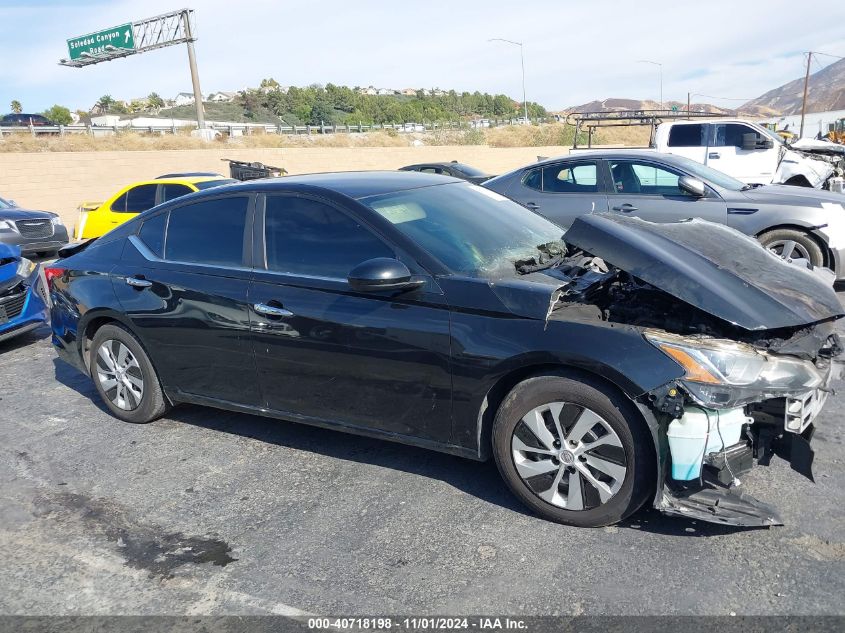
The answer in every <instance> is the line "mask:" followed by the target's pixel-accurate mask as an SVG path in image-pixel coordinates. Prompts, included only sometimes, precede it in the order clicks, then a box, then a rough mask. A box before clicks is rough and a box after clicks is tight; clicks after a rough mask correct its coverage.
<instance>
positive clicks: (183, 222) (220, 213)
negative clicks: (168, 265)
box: [164, 196, 249, 267]
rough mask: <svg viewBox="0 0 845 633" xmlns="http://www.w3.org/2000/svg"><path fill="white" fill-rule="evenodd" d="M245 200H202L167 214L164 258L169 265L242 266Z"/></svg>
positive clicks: (245, 198) (246, 204) (247, 201)
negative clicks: (172, 263) (183, 263)
mask: <svg viewBox="0 0 845 633" xmlns="http://www.w3.org/2000/svg"><path fill="white" fill-rule="evenodd" d="M248 208H249V198H248V197H247V196H238V197H232V198H217V199H215V200H203V201H202V202H195V203H193V204H187V205H185V206H182V207H177V208H176V209H173V210H172V211H171V212H170V221H169V222H168V224H167V237H166V239H165V246H164V257H165V259H167V260H169V261H175V262H189V263H198V264H209V265H215V266H234V267H240V266H244V265H245V264H244V232H245V229H246V218H247V209H248Z"/></svg>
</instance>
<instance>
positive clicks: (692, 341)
mask: <svg viewBox="0 0 845 633" xmlns="http://www.w3.org/2000/svg"><path fill="white" fill-rule="evenodd" d="M645 337H646V339H647V340H648V341H649V342H650V343H652V344H653V345H655V346H656V347H657V348H658V349H660V350H661V351H662V352H663V353H665V354H666V355H667V356H669V357H671V358H672V359H673V360H675V362H677V363H678V364H679V365H680V366H681V367H683V368H684V371H685V375H684V377H683V378H682V379H681V382H682V383H683V385H684V387H685V388H686V389H687V391H688V392H689V394H690V395H691V396H692V397H693V398H694V399H695V400H697V401H698V402H699V403H700V404H702V405H704V406H706V407H710V408H713V409H721V408H726V407H735V406H740V405H743V404H747V403H749V402H754V401H760V400H766V399H768V398H780V397H784V396H787V395H793V394H800V393H805V392H807V391H811V390H813V389H816V388H818V387H819V386H820V385H821V384H822V382H823V379H822V376H821V374H819V372H818V370H817V369H816V367H815V365H813V363H811V362H809V361H805V360H800V359H797V358H791V357H788V356H778V355H776V354H769V353H766V352H761V351H759V350H757V349H755V348H753V347H751V346H750V345H745V344H743V343H736V342H733V341H724V340H718V339H696V338H692V337H687V336H677V335H674V334H668V333H666V332H654V331H649V332H646V333H645Z"/></svg>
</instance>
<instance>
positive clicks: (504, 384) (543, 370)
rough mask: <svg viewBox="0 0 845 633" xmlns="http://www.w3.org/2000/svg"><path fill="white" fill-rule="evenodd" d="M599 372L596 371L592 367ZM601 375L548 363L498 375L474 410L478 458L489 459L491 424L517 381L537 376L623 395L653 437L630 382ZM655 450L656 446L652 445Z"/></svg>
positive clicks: (607, 371) (605, 370) (607, 372)
mask: <svg viewBox="0 0 845 633" xmlns="http://www.w3.org/2000/svg"><path fill="white" fill-rule="evenodd" d="M596 369H599V368H596ZM601 369H602V372H601V373H600V372H599V371H595V370H591V369H587V368H584V367H580V366H577V365H573V364H568V363H564V362H548V363H538V364H528V365H523V366H520V367H516V368H514V369H511V370H510V371H508V372H507V373H506V374H504V375H502V376H501V377H500V378H499V379H498V380H497V381H496V382H495V383H494V384H493V386H492V387H491V388H490V389H489V390H488V391H487V394H486V395H485V396H484V399H483V401H482V403H481V407H480V409H479V411H478V419H477V425H478V428H477V431H478V446H477V450H478V457H479V459H481V460H485V461H486V460H488V459H490V457H491V456H492V435H493V422H494V421H495V419H496V414H497V413H498V411H499V409H500V407H501V406H502V403H503V402H504V400H505V398H506V397H507V396H508V394H509V393H510V392H511V391H513V389H514V388H515V387H516V386H517V385H518V384H519V383H521V382H523V381H525V380H527V379H529V378H536V377H538V376H565V377H568V378H578V377H581V378H585V379H587V380H588V381H589V382H591V383H594V384H598V385H601V386H603V387H604V388H606V389H609V390H612V391H613V392H615V393H616V394H617V395H620V396H623V397H624V398H625V399H627V400H628V401H630V403H631V410H632V412H636V413H635V415H636V416H637V418H638V419H639V421H640V422H642V424H643V425H644V428H645V429H649V430H650V432H651V434H652V435H654V430H653V429H651V426H652V425H651V424H649V421H648V420H647V419H646V417H645V415H644V411H643V408H642V405H641V404H639V403H638V402H637V401H636V398H637V397H638V396H640V395H641V394H639V393H636V390H635V389H633V385H632V384H631V383H630V382H627V381H625V380H621V379H620V378H622V377H621V375H619V376H615V379H614V378H612V377H611V376H613V375H614V373H615V372H613V371H612V370H610V368H601ZM655 450H657V446H655Z"/></svg>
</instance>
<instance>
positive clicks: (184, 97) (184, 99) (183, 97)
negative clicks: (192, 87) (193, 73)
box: [173, 92, 205, 106]
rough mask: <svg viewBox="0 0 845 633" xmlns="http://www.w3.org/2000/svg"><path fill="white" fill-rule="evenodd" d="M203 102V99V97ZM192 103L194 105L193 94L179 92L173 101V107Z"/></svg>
mask: <svg viewBox="0 0 845 633" xmlns="http://www.w3.org/2000/svg"><path fill="white" fill-rule="evenodd" d="M203 101H205V97H203ZM193 103H194V93H193V92H180V93H179V94H178V95H176V97H175V98H174V99H173V105H176V106H183V105H192V104H193Z"/></svg>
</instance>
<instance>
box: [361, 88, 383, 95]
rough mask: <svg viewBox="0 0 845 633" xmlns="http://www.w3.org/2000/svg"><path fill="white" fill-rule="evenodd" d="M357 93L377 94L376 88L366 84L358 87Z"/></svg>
mask: <svg viewBox="0 0 845 633" xmlns="http://www.w3.org/2000/svg"><path fill="white" fill-rule="evenodd" d="M358 93H359V94H362V95H377V94H378V90H376V89H375V88H373V87H372V86H368V87H366V88H359V89H358Z"/></svg>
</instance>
